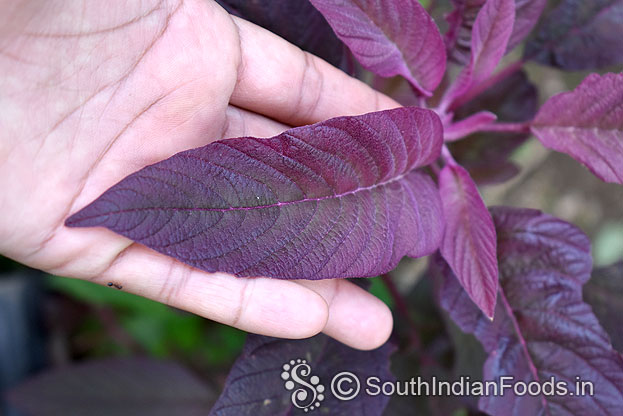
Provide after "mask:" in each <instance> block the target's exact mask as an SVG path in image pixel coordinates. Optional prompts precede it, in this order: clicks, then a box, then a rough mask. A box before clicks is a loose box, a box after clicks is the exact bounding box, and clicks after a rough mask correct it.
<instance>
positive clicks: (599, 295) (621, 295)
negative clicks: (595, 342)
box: [583, 242, 623, 352]
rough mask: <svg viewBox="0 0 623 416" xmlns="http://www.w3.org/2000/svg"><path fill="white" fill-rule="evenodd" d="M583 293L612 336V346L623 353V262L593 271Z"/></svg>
mask: <svg viewBox="0 0 623 416" xmlns="http://www.w3.org/2000/svg"><path fill="white" fill-rule="evenodd" d="M621 244H623V242H621ZM583 293H584V300H585V301H586V303H588V304H589V305H591V307H592V308H593V311H594V312H595V315H597V318H598V319H599V322H600V323H601V325H602V326H603V327H604V329H605V330H606V332H607V333H608V335H610V338H611V339H612V346H613V347H614V348H615V349H616V350H617V351H619V352H623V320H621V316H623V302H621V299H623V262H619V263H616V264H613V265H611V266H608V267H604V268H600V269H596V270H593V273H592V275H591V279H590V280H589V281H588V283H587V284H585V285H584V290H583Z"/></svg>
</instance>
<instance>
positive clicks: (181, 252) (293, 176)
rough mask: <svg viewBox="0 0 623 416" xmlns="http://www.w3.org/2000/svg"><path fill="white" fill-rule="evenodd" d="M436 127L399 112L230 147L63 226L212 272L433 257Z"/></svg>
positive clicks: (432, 119)
mask: <svg viewBox="0 0 623 416" xmlns="http://www.w3.org/2000/svg"><path fill="white" fill-rule="evenodd" d="M442 140H443V139H442V126H441V122H440V120H439V118H438V117H437V115H436V114H435V113H434V112H432V111H429V110H423V109H419V108H414V107H411V108H408V107H405V108H397V109H394V110H387V111H380V112H376V113H369V114H365V115H361V116H355V117H338V118H334V119H331V120H327V121H324V122H321V123H318V124H314V125H310V126H305V127H298V128H294V129H291V130H288V131H286V132H284V133H282V134H280V135H278V136H275V137H272V138H268V139H257V138H251V137H244V138H236V139H226V140H221V141H218V142H214V143H211V144H209V145H207V146H204V147H201V148H197V149H193V150H189V151H185V152H181V153H178V154H177V155H175V156H172V157H171V158H169V159H167V160H164V161H162V162H159V163H156V164H154V165H151V166H148V167H146V168H144V169H142V170H140V171H138V172H136V173H134V174H132V175H130V176H128V177H126V178H125V179H123V180H122V181H121V182H119V183H118V184H117V185H115V186H113V187H112V188H111V189H109V190H108V191H106V192H105V193H104V194H103V195H102V196H100V197H99V198H98V199H97V200H95V201H94V202H93V203H91V204H90V205H88V206H87V207H86V208H84V209H82V210H81V211H79V212H78V213H76V214H74V215H73V216H71V217H70V218H69V219H68V220H67V222H66V223H67V225H68V226H74V227H88V226H104V227H107V228H109V229H111V230H113V231H115V232H117V233H119V234H121V235H124V236H126V237H128V238H130V239H132V240H134V241H136V242H139V243H141V244H144V245H145V246H147V247H150V248H152V249H154V250H157V251H159V252H161V253H164V254H166V255H168V256H171V257H174V258H176V259H178V260H180V261H182V262H184V263H187V264H189V265H191V266H194V267H197V268H199V269H203V270H206V271H209V272H213V271H223V272H229V273H233V274H235V275H238V276H268V277H275V278H284V279H289V278H298V279H300V278H305V279H327V278H337V277H368V276H376V275H378V274H380V273H383V272H387V271H389V270H391V269H392V268H393V267H395V266H396V264H397V263H398V261H399V260H400V258H402V257H403V256H405V255H409V256H413V257H419V256H423V255H426V254H429V253H431V252H433V251H435V250H436V249H437V247H438V246H439V242H440V240H441V234H442V230H443V218H442V216H441V206H440V201H439V195H438V192H437V189H436V187H435V184H434V183H433V181H432V180H431V179H430V178H429V177H428V176H426V175H424V174H422V173H420V172H418V171H417V170H416V169H417V168H418V167H421V166H425V165H428V164H430V163H431V162H432V161H434V160H435V159H436V158H437V157H438V156H439V153H440V148H441V144H442Z"/></svg>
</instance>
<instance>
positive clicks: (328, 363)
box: [210, 334, 394, 416]
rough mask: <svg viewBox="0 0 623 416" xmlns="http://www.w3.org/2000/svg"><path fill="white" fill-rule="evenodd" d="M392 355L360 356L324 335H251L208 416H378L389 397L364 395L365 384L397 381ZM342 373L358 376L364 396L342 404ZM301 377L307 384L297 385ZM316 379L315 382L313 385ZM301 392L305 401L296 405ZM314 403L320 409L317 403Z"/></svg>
mask: <svg viewBox="0 0 623 416" xmlns="http://www.w3.org/2000/svg"><path fill="white" fill-rule="evenodd" d="M393 351H394V347H393V346H391V345H390V344H385V345H383V346H382V347H380V348H377V349H375V350H372V351H359V350H355V349H352V348H349V347H347V346H345V345H344V344H341V343H339V342H338V341H335V340H333V339H331V338H329V337H327V336H326V335H323V334H321V335H316V336H315V337H312V338H308V339H305V340H284V339H277V338H270V337H264V336H259V335H249V336H248V338H247V343H246V345H245V348H244V351H243V352H242V355H241V356H240V357H239V358H238V360H237V361H236V362H235V363H234V366H233V367H232V369H231V372H230V373H229V376H228V377H227V381H226V383H225V387H224V389H223V393H222V394H221V397H219V399H218V400H217V402H216V404H215V405H214V407H213V408H212V411H211V412H210V415H211V416H230V415H231V416H239V415H254V416H263V415H266V416H286V415H292V414H306V413H304V412H303V410H305V412H308V411H309V410H310V408H311V406H314V407H313V408H311V410H316V411H315V412H314V413H318V414H322V415H366V416H376V415H379V416H380V415H381V414H382V413H383V410H384V409H385V406H386V405H387V402H388V400H389V397H388V396H384V395H383V394H380V395H377V396H372V395H368V394H366V393H365V392H364V389H365V388H366V386H365V384H364V381H365V379H367V378H368V377H369V376H375V377H379V378H380V379H381V380H382V381H393V379H394V378H393V376H392V374H391V373H390V372H389V357H390V355H391V354H392V352H393ZM297 360H300V362H297ZM303 360H305V362H303ZM292 361H294V362H292ZM284 366H287V367H284ZM343 371H348V372H351V373H353V374H355V375H356V376H357V378H358V379H359V381H360V383H361V385H360V386H361V390H360V393H359V394H358V395H357V396H356V397H355V398H354V399H352V400H350V401H341V400H338V399H337V398H336V397H335V396H334V395H333V394H332V391H331V381H332V378H333V376H335V375H336V374H338V373H341V372H343ZM297 376H298V378H300V379H302V380H303V382H304V383H301V382H299V381H297V378H296V377H297ZM313 377H317V378H316V379H314V380H312V378H313ZM313 381H316V383H313ZM288 382H290V383H292V386H291V388H290V389H287V387H288V386H287V385H286V383H288ZM319 386H322V387H319ZM354 387H355V385H354V384H350V383H349V382H348V381H345V382H343V384H342V385H341V388H342V390H348V389H350V388H354ZM298 392H304V393H305V394H306V396H305V397H304V398H303V397H301V398H299V400H296V398H297V397H296V394H297V393H298ZM298 394H301V395H302V394H303V393H298ZM314 398H315V403H318V404H319V406H316V405H315V404H314V400H313V399H314ZM293 399H294V400H296V404H298V406H299V409H296V404H295V403H294V402H293ZM305 407H307V408H305ZM309 414H313V413H312V412H309Z"/></svg>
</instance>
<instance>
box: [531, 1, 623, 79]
mask: <svg viewBox="0 0 623 416" xmlns="http://www.w3.org/2000/svg"><path fill="white" fill-rule="evenodd" d="M621 39H623V0H590V1H587V0H562V1H561V2H560V3H559V4H558V6H557V7H556V8H555V9H553V10H552V11H551V12H550V13H549V14H547V15H546V16H545V18H544V19H542V21H541V23H540V25H539V29H538V30H537V32H536V36H534V38H533V39H531V40H530V41H529V42H528V43H527V44H526V50H525V53H524V57H525V59H533V60H535V61H537V62H539V63H542V64H545V65H551V66H555V67H558V68H562V69H567V70H583V69H597V68H603V67H605V66H608V65H617V64H621V63H623V42H621Z"/></svg>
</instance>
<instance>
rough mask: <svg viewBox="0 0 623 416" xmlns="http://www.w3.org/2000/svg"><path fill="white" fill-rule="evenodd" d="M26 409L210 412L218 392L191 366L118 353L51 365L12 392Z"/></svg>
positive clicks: (47, 414) (61, 413)
mask: <svg viewBox="0 0 623 416" xmlns="http://www.w3.org/2000/svg"><path fill="white" fill-rule="evenodd" d="M8 399H9V402H10V403H11V404H12V405H13V406H14V407H16V408H17V409H18V410H20V412H21V413H23V414H29V415H36V416H56V415H58V416H65V415H116V416H117V415H118V416H125V415H128V416H129V415H154V416H157V415H163V416H168V415H197V416H199V415H205V414H206V413H207V412H208V410H209V409H210V407H211V406H212V403H214V393H213V392H212V391H211V390H210V389H209V388H208V387H207V386H206V385H205V384H204V383H203V382H202V381H200V380H199V379H197V378H196V377H195V376H193V375H192V374H191V373H190V372H188V371H187V370H186V369H184V368H182V367H180V366H178V365H177V364H174V363H167V362H161V361H155V360H151V359H147V358H112V359H103V360H93V361H88V362H86V363H85V364H79V365H72V366H69V367H63V368H60V369H57V370H50V371H47V372H45V373H42V374H39V375H37V376H35V377H34V378H31V379H29V380H28V381H26V382H24V383H22V384H20V385H19V386H17V387H16V388H14V389H13V390H11V391H10V392H9V394H8Z"/></svg>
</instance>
